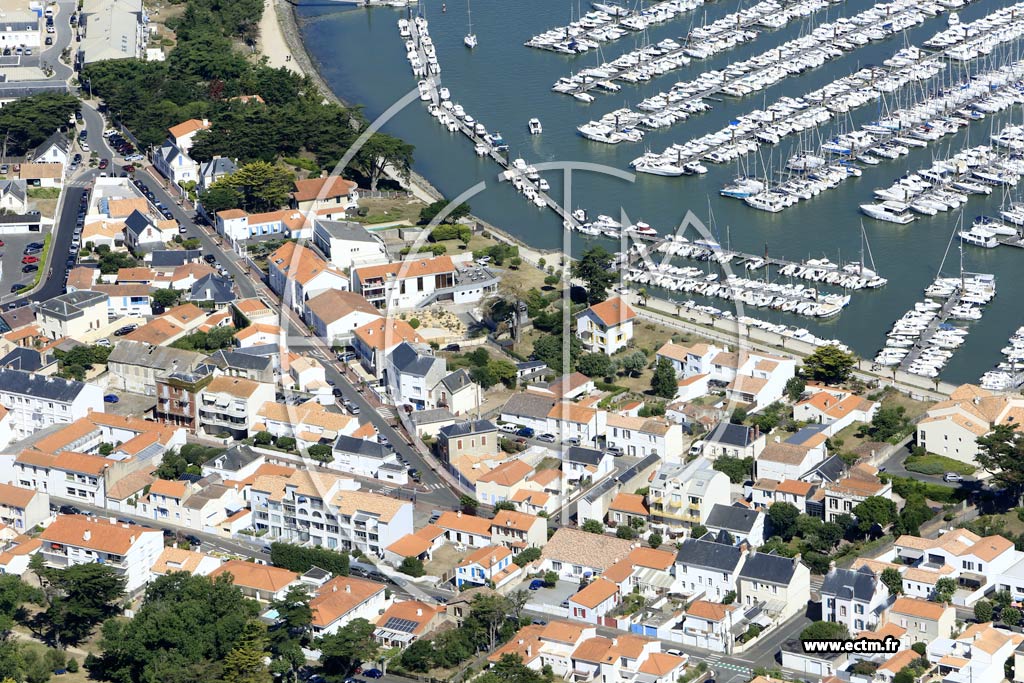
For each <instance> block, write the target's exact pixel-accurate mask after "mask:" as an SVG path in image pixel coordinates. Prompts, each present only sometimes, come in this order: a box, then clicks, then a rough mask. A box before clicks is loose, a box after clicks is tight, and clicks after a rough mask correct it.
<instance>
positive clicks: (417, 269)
mask: <svg viewBox="0 0 1024 683" xmlns="http://www.w3.org/2000/svg"><path fill="white" fill-rule="evenodd" d="M355 272H356V274H357V275H358V276H359V282H361V283H365V282H367V281H368V280H373V279H376V278H387V277H389V276H392V277H396V278H402V279H408V278H414V277H424V276H427V275H438V274H440V273H452V272H455V264H454V263H452V257H451V256H434V257H432V258H412V257H410V258H407V259H406V260H404V261H396V262H394V263H382V264H380V265H377V266H363V267H362V268H356V270H355Z"/></svg>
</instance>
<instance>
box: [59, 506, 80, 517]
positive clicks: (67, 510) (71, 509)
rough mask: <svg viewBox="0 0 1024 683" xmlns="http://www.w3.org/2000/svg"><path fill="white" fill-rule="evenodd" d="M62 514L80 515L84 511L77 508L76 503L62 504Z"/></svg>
mask: <svg viewBox="0 0 1024 683" xmlns="http://www.w3.org/2000/svg"><path fill="white" fill-rule="evenodd" d="M59 511H60V514H62V515H80V514H82V511H81V510H79V509H78V508H76V507H75V506H74V505H61V506H60V508H59Z"/></svg>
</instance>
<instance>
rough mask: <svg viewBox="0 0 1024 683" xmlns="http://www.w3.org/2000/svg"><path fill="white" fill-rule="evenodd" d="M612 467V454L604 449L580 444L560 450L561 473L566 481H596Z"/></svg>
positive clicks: (613, 465)
mask: <svg viewBox="0 0 1024 683" xmlns="http://www.w3.org/2000/svg"><path fill="white" fill-rule="evenodd" d="M614 468H615V463H614V456H612V455H611V454H610V453H607V452H605V451H599V450H597V449H595V448H584V447H582V446H569V447H568V448H566V449H564V450H563V451H562V475H563V476H564V477H565V478H566V480H567V481H578V480H580V479H590V480H591V481H598V480H599V479H602V478H603V477H604V476H605V475H606V474H608V473H609V472H611V471H612V470H613V469H614Z"/></svg>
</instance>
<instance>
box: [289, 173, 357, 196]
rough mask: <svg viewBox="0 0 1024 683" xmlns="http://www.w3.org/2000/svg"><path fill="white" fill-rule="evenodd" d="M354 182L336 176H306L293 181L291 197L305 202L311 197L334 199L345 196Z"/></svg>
mask: <svg viewBox="0 0 1024 683" xmlns="http://www.w3.org/2000/svg"><path fill="white" fill-rule="evenodd" d="M355 188H356V184H355V183H353V182H352V181H351V180H345V179H344V178H339V177H337V176H331V177H329V178H307V179H305V180H296V181H295V191H294V192H292V198H293V199H294V200H295V201H297V202H307V201H310V200H313V199H319V198H321V197H322V198H323V199H334V198H335V197H347V196H348V195H349V194H350V193H351V192H352V190H354V189H355Z"/></svg>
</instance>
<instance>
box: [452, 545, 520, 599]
mask: <svg viewBox="0 0 1024 683" xmlns="http://www.w3.org/2000/svg"><path fill="white" fill-rule="evenodd" d="M521 574H522V569H520V567H519V566H518V565H516V564H515V563H514V562H512V551H511V550H509V549H508V548H506V547H505V546H502V545H488V546H484V547H483V548H478V549H477V550H475V551H473V552H472V553H470V554H469V555H467V556H466V558H465V559H464V560H462V562H460V563H459V565H458V566H457V567H456V568H455V586H456V587H457V588H458V589H459V590H467V589H469V588H474V587H476V586H493V587H494V588H495V589H496V590H501V589H502V588H504V587H505V586H506V585H507V584H509V583H510V582H512V581H514V580H515V579H516V578H518V577H519V576H521Z"/></svg>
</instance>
